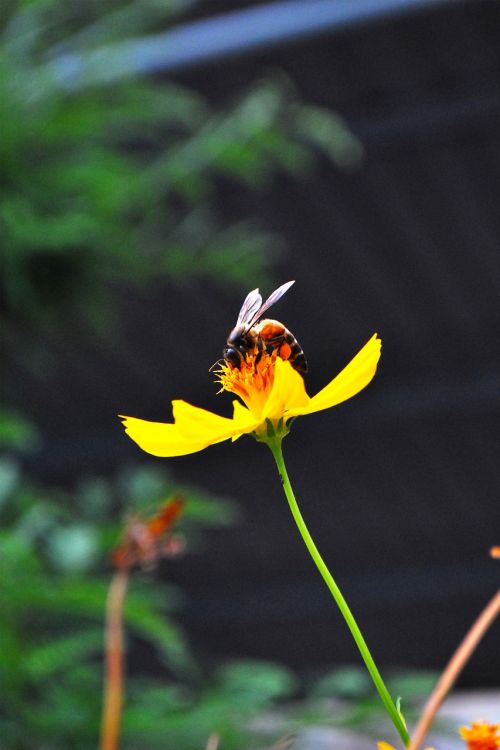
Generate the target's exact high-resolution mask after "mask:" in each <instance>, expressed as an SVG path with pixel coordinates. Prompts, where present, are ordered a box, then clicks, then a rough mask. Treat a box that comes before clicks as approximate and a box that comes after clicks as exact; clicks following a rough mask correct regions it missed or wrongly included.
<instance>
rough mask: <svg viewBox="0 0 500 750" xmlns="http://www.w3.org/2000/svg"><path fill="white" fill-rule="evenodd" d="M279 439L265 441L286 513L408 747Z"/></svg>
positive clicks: (403, 728)
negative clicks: (309, 522)
mask: <svg viewBox="0 0 500 750" xmlns="http://www.w3.org/2000/svg"><path fill="white" fill-rule="evenodd" d="M281 439H282V438H281V436H279V435H276V436H275V437H272V438H269V439H268V440H267V441H266V442H267V444H268V445H269V448H270V449H271V452H272V454H273V456H274V460H275V461H276V466H277V467H278V471H279V473H280V477H281V482H282V484H283V489H284V491H285V495H286V498H287V500H288V504H289V505H290V510H291V511H292V515H293V517H294V520H295V523H296V524H297V527H298V529H299V531H300V534H301V536H302V539H303V540H304V543H305V545H306V547H307V549H308V550H309V554H310V555H311V557H312V559H313V560H314V562H315V564H316V567H317V568H318V570H319V572H320V573H321V575H322V576H323V580H324V582H325V583H326V585H327V586H328V588H329V589H330V593H331V594H332V596H333V598H334V599H335V602H336V603H337V606H338V608H339V609H340V611H341V613H342V616H343V618H344V620H345V621H346V623H347V627H348V628H349V630H350V631H351V635H352V637H353V638H354V640H355V642H356V645H357V647H358V649H359V652H360V654H361V656H362V658H363V661H364V662H365V664H366V668H367V669H368V672H369V673H370V676H371V678H372V680H373V682H374V684H375V687H376V688H377V690H378V694H379V695H380V698H381V699H382V703H383V704H384V706H385V709H386V711H387V713H388V714H389V716H390V717H391V719H392V722H393V724H394V726H395V727H396V729H397V731H398V734H399V736H400V737H401V739H402V740H403V742H404V744H405V746H408V745H409V744H410V737H409V734H408V732H407V730H406V727H405V725H404V722H403V720H402V718H401V716H400V714H399V712H398V710H397V708H396V706H395V705H394V702H393V700H392V698H391V696H390V694H389V691H388V690H387V688H386V686H385V684H384V681H383V679H382V677H381V675H380V672H379V671H378V669H377V667H376V665H375V662H374V661H373V658H372V655H371V653H370V650H369V648H368V646H367V645H366V641H365V639H364V638H363V636H362V634H361V631H360V629H359V627H358V624H357V622H356V620H355V619H354V616H353V614H352V612H351V610H350V609H349V606H348V604H347V602H346V600H345V599H344V597H343V595H342V593H341V591H340V589H339V587H338V586H337V584H336V583H335V581H334V579H333V577H332V575H331V573H330V571H329V570H328V568H327V566H326V564H325V562H324V561H323V558H322V557H321V555H320V553H319V551H318V548H317V547H316V545H315V544H314V541H313V539H312V537H311V535H310V533H309V531H308V529H307V526H306V524H305V522H304V519H303V518H302V514H301V512H300V510H299V506H298V505H297V501H296V499H295V495H294V494H293V490H292V486H291V484H290V480H289V478H288V473H287V470H286V466H285V462H284V460H283V452H282V450H281Z"/></svg>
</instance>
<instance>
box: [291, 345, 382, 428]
mask: <svg viewBox="0 0 500 750" xmlns="http://www.w3.org/2000/svg"><path fill="white" fill-rule="evenodd" d="M381 345H382V342H381V340H380V339H379V338H378V337H377V334H376V333H375V334H374V335H373V336H372V338H371V339H370V340H369V341H368V343H366V344H365V345H364V347H363V348H362V349H361V351H359V352H358V353H357V354H356V356H355V357H354V358H353V359H352V360H351V361H350V362H349V364H348V365H347V366H346V367H344V369H343V370H342V372H340V373H339V374H338V375H337V377H336V378H334V379H333V380H332V381H331V382H330V383H328V385H327V386H325V387H324V388H323V389H322V390H321V391H319V393H317V394H316V395H315V396H313V397H312V398H311V399H309V401H308V403H307V404H306V405H304V406H301V407H292V408H291V409H289V410H288V411H287V413H288V415H289V416H298V415H300V414H311V413H312V412H315V411H321V410H322V409H329V408H330V407H332V406H336V405H337V404H340V403H342V401H347V399H349V398H351V397H352V396H355V395H356V393H359V391H361V390H362V389H363V388H364V387H365V386H367V385H368V383H369V382H370V380H371V379H372V378H373V376H374V375H375V371H376V369H377V363H378V361H379V359H380V347H381Z"/></svg>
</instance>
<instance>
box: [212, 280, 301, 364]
mask: <svg viewBox="0 0 500 750" xmlns="http://www.w3.org/2000/svg"><path fill="white" fill-rule="evenodd" d="M294 283H295V282H294V281H288V282H287V283H286V284H282V286H280V287H278V289H276V290H275V291H274V292H273V293H272V294H271V296H270V297H268V299H267V300H266V301H265V302H264V304H262V297H261V295H260V294H259V290H258V289H254V290H253V291H251V292H249V294H248V295H247V296H246V298H245V301H244V302H243V304H242V306H241V310H240V313H239V315H238V320H237V321H236V326H235V327H234V328H233V330H232V331H231V333H230V334H229V336H228V339H227V342H226V346H225V347H224V351H223V357H224V360H225V361H226V362H227V363H228V364H230V365H232V366H233V367H237V368H240V367H241V364H242V362H243V359H244V358H245V357H246V356H247V355H252V356H254V357H255V361H256V362H258V361H259V359H260V357H261V356H262V353H263V352H267V353H268V354H272V353H273V352H274V351H276V352H277V353H278V356H279V357H281V359H285V360H288V361H289V362H290V364H291V365H292V367H293V368H295V370H297V372H300V373H305V372H307V362H306V358H305V356H304V352H303V351H302V347H301V346H300V344H299V342H298V341H297V339H296V338H295V336H294V335H293V333H291V332H290V331H289V330H288V328H286V327H285V326H284V325H283V323H280V322H279V321H277V320H270V319H269V318H265V319H264V320H260V319H261V317H262V315H263V314H264V313H265V312H266V310H268V309H269V308H270V307H271V305H274V303H275V302H277V301H278V300H279V299H281V297H282V296H283V295H284V294H285V292H286V291H288V289H290V287H291V286H292V284H294Z"/></svg>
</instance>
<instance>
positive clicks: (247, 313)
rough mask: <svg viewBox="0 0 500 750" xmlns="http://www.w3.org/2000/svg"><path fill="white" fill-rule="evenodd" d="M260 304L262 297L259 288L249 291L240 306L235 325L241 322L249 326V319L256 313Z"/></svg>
mask: <svg viewBox="0 0 500 750" xmlns="http://www.w3.org/2000/svg"><path fill="white" fill-rule="evenodd" d="M261 305H262V297H261V296H260V294H259V290H258V289H254V290H253V291H251V292H249V293H248V294H247V296H246V297H245V301H244V302H243V304H242V306H241V310H240V313H239V315H238V320H237V321H236V325H237V326H239V325H241V324H242V323H247V324H248V327H249V328H250V324H251V321H252V320H253V318H254V317H255V315H256V314H257V313H258V311H259V308H260V306H261Z"/></svg>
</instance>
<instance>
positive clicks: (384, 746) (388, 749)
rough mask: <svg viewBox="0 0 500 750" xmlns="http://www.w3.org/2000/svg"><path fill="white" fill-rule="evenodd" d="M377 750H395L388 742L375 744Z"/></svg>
mask: <svg viewBox="0 0 500 750" xmlns="http://www.w3.org/2000/svg"><path fill="white" fill-rule="evenodd" d="M377 747H378V750H396V748H395V747H393V746H392V745H389V743H388V742H377Z"/></svg>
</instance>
